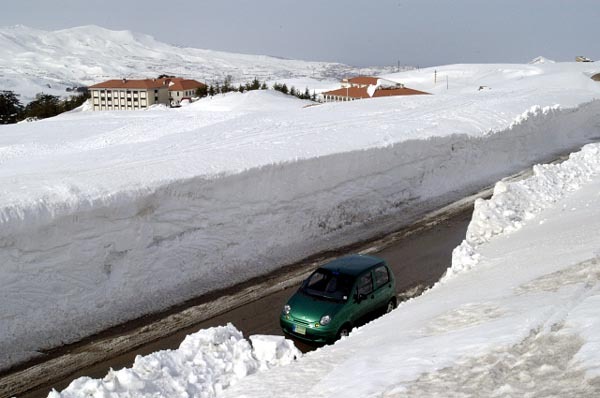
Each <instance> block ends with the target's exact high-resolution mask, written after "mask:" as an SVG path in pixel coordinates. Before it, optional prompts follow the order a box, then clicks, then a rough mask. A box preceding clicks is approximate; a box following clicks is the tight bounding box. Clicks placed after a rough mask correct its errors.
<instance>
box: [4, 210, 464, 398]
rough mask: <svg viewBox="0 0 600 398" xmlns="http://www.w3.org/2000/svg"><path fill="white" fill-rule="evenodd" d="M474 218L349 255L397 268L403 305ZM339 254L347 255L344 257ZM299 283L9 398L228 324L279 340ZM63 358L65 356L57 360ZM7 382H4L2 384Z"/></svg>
mask: <svg viewBox="0 0 600 398" xmlns="http://www.w3.org/2000/svg"><path fill="white" fill-rule="evenodd" d="M471 214H472V206H471V205H466V206H462V207H460V208H458V209H456V208H455V209H453V210H451V211H449V212H446V213H445V214H441V215H439V216H437V217H434V218H432V219H429V220H427V221H422V222H420V223H417V224H414V225H412V226H410V227H407V228H405V229H403V230H401V231H398V232H396V233H395V234H391V235H390V236H388V237H384V238H382V239H379V240H377V241H372V242H366V243H362V244H360V245H358V246H356V247H355V248H348V249H349V250H352V249H355V250H354V252H358V251H360V252H363V253H364V252H368V253H369V254H373V255H376V256H379V257H382V258H384V259H385V260H386V261H387V262H388V264H389V265H390V266H391V267H392V269H393V271H394V274H395V276H396V289H397V293H398V294H399V297H400V299H402V298H403V297H406V298H408V297H411V296H414V295H417V294H419V293H420V292H421V291H422V290H423V289H424V288H426V287H428V286H431V285H432V284H433V283H435V282H436V281H438V280H439V278H440V277H441V276H442V275H443V273H444V272H445V270H446V269H447V268H448V266H449V265H450V263H451V255H452V250H453V249H454V248H455V247H456V246H457V245H458V244H460V242H461V241H462V240H463V239H464V236H465V232H466V229H467V225H468V223H469V220H470V218H471ZM351 252H352V251H350V253H351ZM337 254H338V255H343V254H344V253H337ZM316 264H317V262H313V263H312V265H311V266H309V268H310V269H308V270H307V271H306V272H310V270H311V269H314V268H315V267H316V266H317V265H316ZM284 278H285V277H284ZM296 280H297V281H296V282H295V283H293V284H292V285H291V286H288V287H285V288H282V289H281V290H278V291H276V292H274V293H272V294H269V295H268V296H266V297H262V298H258V299H257V300H254V301H252V302H250V303H248V304H245V305H242V306H240V307H237V308H234V309H232V310H229V311H226V312H224V313H221V314H219V315H217V316H214V317H212V318H210V319H207V320H205V321H203V322H200V323H196V324H194V325H192V326H189V327H185V328H183V329H181V330H179V331H177V332H176V333H174V334H171V335H170V336H168V337H164V338H160V339H159V340H156V341H154V342H152V343H149V344H144V345H142V346H140V347H138V348H137V349H135V350H134V351H131V352H128V353H125V354H121V355H118V356H116V357H113V358H111V359H109V360H105V361H102V362H100V363H98V364H96V365H93V366H91V367H86V368H84V369H80V370H78V371H77V372H75V373H72V374H70V375H69V376H67V377H62V378H61V379H60V380H53V381H51V382H50V383H45V384H43V385H42V386H39V387H36V388H35V389H30V388H27V387H22V386H21V387H19V388H18V389H16V388H17V387H15V389H13V390H10V391H9V392H10V395H8V396H12V395H17V396H18V397H24V398H37V397H46V396H47V395H48V393H49V391H50V390H51V389H52V388H55V389H56V390H58V391H61V390H63V389H64V388H66V387H67V386H68V385H69V383H70V382H71V381H72V380H74V379H76V378H78V377H81V376H89V377H93V378H102V377H104V376H105V375H106V374H107V372H108V370H109V369H110V368H113V369H120V368H123V367H131V365H132V364H133V361H134V359H135V357H136V356H137V355H147V354H149V353H151V352H154V351H158V350H163V349H175V348H177V347H178V346H179V344H180V343H181V341H182V340H183V339H184V338H185V336H186V335H188V334H190V333H193V332H195V331H197V330H199V329H204V328H208V327H212V326H218V325H224V324H226V323H228V322H231V323H233V324H234V325H235V326H236V327H237V328H238V329H239V330H241V331H242V332H243V333H244V335H245V336H249V335H252V334H278V335H280V334H282V333H281V330H280V328H279V314H280V312H281V308H282V306H283V305H284V304H285V302H286V300H287V299H288V298H289V297H290V296H291V295H292V294H293V293H294V292H295V290H296V289H297V288H298V286H299V282H298V281H299V280H301V278H300V279H299V278H296ZM150 321H151V320H147V319H146V320H141V321H139V322H146V323H147V322H150ZM296 344H297V346H298V347H299V348H300V349H301V350H302V351H307V350H311V349H313V348H314V347H311V346H308V345H305V344H302V343H300V342H297V343H296ZM76 349H77V348H74V349H73V351H76ZM63 351H64V352H63V353H69V352H70V349H69V347H65V348H64V349H63ZM59 354H60V352H59V353H58V354H57V355H59ZM23 377H25V376H23ZM2 380H3V379H2V378H0V382H2ZM27 390H29V391H28V392H27V393H22V392H23V391H27ZM0 392H2V391H0ZM0 395H2V394H0Z"/></svg>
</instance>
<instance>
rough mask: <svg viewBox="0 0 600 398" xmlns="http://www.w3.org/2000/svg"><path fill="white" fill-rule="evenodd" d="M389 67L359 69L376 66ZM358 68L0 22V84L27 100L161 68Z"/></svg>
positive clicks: (329, 74) (237, 78) (249, 74)
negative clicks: (47, 29)
mask: <svg viewBox="0 0 600 398" xmlns="http://www.w3.org/2000/svg"><path fill="white" fill-rule="evenodd" d="M384 70H385V68H371V69H369V68H362V69H361V70H360V71H361V72H362V73H368V74H377V73H381V72H382V71H384ZM388 71H389V70H388ZM358 72H359V71H358V69H357V68H353V67H351V66H348V65H343V64H338V63H328V62H307V61H298V60H289V59H282V58H276V57H269V56H263V55H247V54H233V53H226V52H220V51H212V50H201V49H196V48H180V47H176V46H172V45H169V44H165V43H161V42H159V41H157V40H155V39H154V38H153V37H151V36H148V35H144V34H139V33H134V32H130V31H113V30H108V29H104V28H101V27H98V26H82V27H77V28H71V29H64V30H58V31H50V32H49V31H43V30H38V29H32V28H29V27H26V26H21V25H18V26H13V27H5V28H0V89H3V90H12V91H14V92H16V93H18V94H21V95H22V96H23V100H24V101H28V100H30V99H31V98H33V97H34V96H35V94H36V93H38V92H42V91H43V92H46V93H50V94H54V95H65V89H66V88H67V87H74V86H80V85H91V84H94V83H98V82H99V81H103V80H107V79H111V78H121V77H127V78H143V77H156V76H158V75H160V74H163V73H164V74H170V75H177V76H182V77H187V78H193V79H197V80H201V81H207V82H213V81H215V82H216V81H222V80H223V79H224V78H225V77H226V76H227V75H231V76H232V77H233V80H234V82H247V81H250V80H252V79H253V78H254V77H257V78H259V79H260V80H268V81H276V80H279V81H282V80H285V79H294V78H303V79H308V80H309V81H310V80H311V79H313V80H315V81H319V80H324V79H329V80H332V81H337V80H339V79H340V78H341V77H342V76H347V75H353V74H357V73H358ZM311 88H312V87H311Z"/></svg>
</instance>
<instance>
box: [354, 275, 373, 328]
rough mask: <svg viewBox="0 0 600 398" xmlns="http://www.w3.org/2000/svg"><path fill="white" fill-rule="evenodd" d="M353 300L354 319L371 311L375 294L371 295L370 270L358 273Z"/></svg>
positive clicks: (371, 281) (371, 279) (371, 277)
mask: <svg viewBox="0 0 600 398" xmlns="http://www.w3.org/2000/svg"><path fill="white" fill-rule="evenodd" d="M355 300H356V304H355V308H356V313H355V316H354V320H355V321H356V320H358V319H361V318H363V317H364V316H366V315H367V314H369V313H370V312H371V311H373V308H374V307H375V296H374V295H373V274H372V273H371V271H370V270H369V271H367V272H365V273H363V274H361V275H359V277H358V278H357V281H356V297H355Z"/></svg>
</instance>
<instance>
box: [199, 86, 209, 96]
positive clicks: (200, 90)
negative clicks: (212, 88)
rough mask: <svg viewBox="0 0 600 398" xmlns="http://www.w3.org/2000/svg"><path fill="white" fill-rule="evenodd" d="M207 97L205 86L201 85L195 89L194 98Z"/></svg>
mask: <svg viewBox="0 0 600 398" xmlns="http://www.w3.org/2000/svg"><path fill="white" fill-rule="evenodd" d="M207 95H208V87H207V86H206V85H202V86H201V87H198V88H197V89H196V97H199V98H204V97H206V96H207Z"/></svg>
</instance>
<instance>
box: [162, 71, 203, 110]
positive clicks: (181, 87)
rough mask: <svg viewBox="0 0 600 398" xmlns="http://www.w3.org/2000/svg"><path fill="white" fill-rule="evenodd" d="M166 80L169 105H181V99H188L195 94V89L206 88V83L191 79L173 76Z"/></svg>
mask: <svg viewBox="0 0 600 398" xmlns="http://www.w3.org/2000/svg"><path fill="white" fill-rule="evenodd" d="M165 80H167V82H168V83H167V84H168V87H169V102H170V104H171V106H179V105H181V101H183V100H189V101H190V102H191V100H192V98H193V97H195V96H196V90H198V89H199V88H206V84H204V83H201V82H199V81H196V80H192V79H182V78H180V77H174V78H170V79H165Z"/></svg>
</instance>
